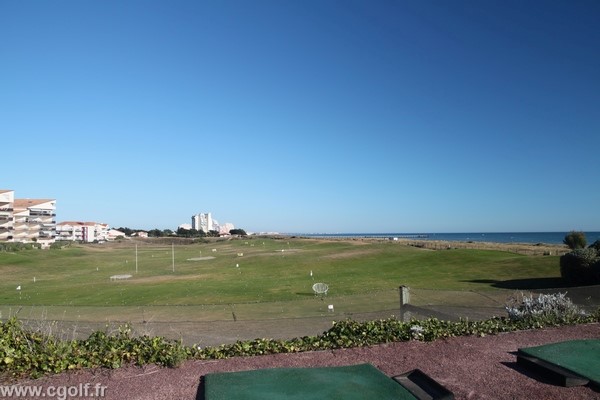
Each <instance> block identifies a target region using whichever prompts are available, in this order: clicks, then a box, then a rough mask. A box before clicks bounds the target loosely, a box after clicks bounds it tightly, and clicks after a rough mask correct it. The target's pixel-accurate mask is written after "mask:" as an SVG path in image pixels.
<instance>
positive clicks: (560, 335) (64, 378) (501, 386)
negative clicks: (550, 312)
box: [21, 324, 600, 400]
mask: <svg viewBox="0 0 600 400" xmlns="http://www.w3.org/2000/svg"><path fill="white" fill-rule="evenodd" d="M599 337H600V324H588V325H578V326H567V327H561V328H548V329H543V330H534V331H522V332H514V333H507V334H501V335H497V336H486V337H482V338H480V337H460V338H452V339H448V340H438V341H435V342H429V343H426V342H418V341H411V342H403V343H393V344H385V345H379V346H373V347H365V348H355V349H344V350H334V351H319V352H306V353H298V354H278V355H269V356H261V357H239V358H232V359H228V360H218V361H188V362H186V363H184V364H183V365H182V366H180V367H179V368H160V367H157V366H154V365H152V366H146V367H143V368H139V367H127V368H122V369H118V370H95V371H79V372H74V373H66V374H60V375H56V376H52V377H47V378H43V379H40V380H36V381H33V382H22V383H21V384H23V385H26V384H30V385H42V386H44V387H49V386H59V385H67V386H75V385H79V384H80V383H90V384H91V385H92V386H93V385H95V384H96V383H101V384H102V385H105V386H106V387H107V388H106V396H105V397H104V398H105V399H130V400H134V399H140V400H142V399H143V400H152V399H181V400H185V399H190V400H192V399H202V398H203V396H202V393H203V387H202V384H201V377H202V376H203V375H204V374H207V373H209V372H224V371H241V370H249V369H259V368H274V367H322V366H341V365H353V364H359V363H365V362H368V363H371V364H373V365H374V366H375V367H377V368H378V369H379V370H381V371H382V372H383V373H385V374H387V375H388V376H394V375H399V374H402V373H404V372H407V371H409V370H411V369H414V368H419V369H421V370H422V371H423V372H425V373H426V374H428V375H429V376H431V377H432V378H434V379H436V380H437V381H438V382H440V383H441V384H442V385H444V386H446V388H448V389H450V390H452V391H453V392H454V394H455V397H456V399H545V400H552V399H569V400H570V399H600V389H598V388H593V387H589V386H584V387H573V388H564V387H560V386H555V385H553V384H551V383H550V382H547V381H545V380H544V379H543V378H542V377H540V376H537V375H533V374H530V373H529V372H528V371H526V370H523V369H522V368H521V367H520V366H518V365H517V364H516V355H515V352H516V351H517V349H518V348H520V347H529V346H537V345H542V344H547V343H553V342H559V341H563V340H572V339H585V338H599ZM599 362H600V361H599ZM78 398H82V397H78Z"/></svg>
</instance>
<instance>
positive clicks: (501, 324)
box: [0, 309, 600, 379]
mask: <svg viewBox="0 0 600 400" xmlns="http://www.w3.org/2000/svg"><path fill="white" fill-rule="evenodd" d="M593 322H600V309H598V310H597V311H596V312H595V313H593V314H591V315H582V314H580V315H574V316H573V315H571V316H569V317H567V318H563V317H557V316H551V317H549V316H547V315H546V316H533V317H528V318H524V319H520V320H514V319H510V318H492V319H489V320H484V321H468V320H461V321H458V322H449V321H442V320H438V319H427V320H420V321H419V320H412V321H409V322H401V321H398V320H397V319H394V318H390V319H384V320H376V321H368V322H357V321H353V320H345V321H339V322H334V324H333V326H332V327H331V329H329V330H328V331H326V332H324V333H323V334H321V335H317V336H305V337H301V338H296V339H291V340H274V339H255V340H249V341H238V342H236V343H233V344H227V345H222V346H218V347H206V348H200V347H199V346H191V347H190V346H184V345H183V344H182V343H181V342H180V341H172V340H168V339H165V338H163V337H149V336H140V337H133V336H132V335H131V330H130V329H129V328H128V327H127V326H124V327H122V328H121V329H120V330H119V332H118V333H117V334H114V335H109V334H107V333H105V332H101V331H97V332H95V333H93V334H92V335H90V337H89V338H87V339H85V340H72V341H61V340H58V339H56V338H54V337H52V336H47V335H44V334H42V333H40V332H33V331H30V330H27V329H25V328H23V326H22V324H21V322H20V321H19V320H17V319H15V318H13V319H10V320H8V321H6V322H0V373H1V374H2V375H4V376H5V377H7V378H13V379H14V378H22V377H32V378H37V377H40V376H43V375H45V374H49V373H59V372H63V371H67V370H74V369H81V368H97V367H104V368H119V367H121V366H122V365H125V364H135V365H144V364H151V363H154V364H158V365H162V366H167V367H174V366H177V365H179V364H180V363H181V362H183V361H185V360H189V359H223V358H229V357H238V356H255V355H264V354H276V353H296V352H303V351H314V350H328V349H340V348H349V347H359V346H370V345H376V344H381V343H390V342H401V341H408V340H424V341H432V340H436V339H439V338H448V337H455V336H464V335H477V336H485V335H494V334H498V333H501V332H511V331H516V330H523V329H537V328H544V327H548V326H558V325H565V324H579V323H593Z"/></svg>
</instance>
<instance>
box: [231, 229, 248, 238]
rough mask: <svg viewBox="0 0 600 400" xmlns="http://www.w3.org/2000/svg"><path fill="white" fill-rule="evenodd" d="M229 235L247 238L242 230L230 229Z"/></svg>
mask: <svg viewBox="0 0 600 400" xmlns="http://www.w3.org/2000/svg"><path fill="white" fill-rule="evenodd" d="M229 233H230V234H231V235H240V236H247V235H248V234H247V233H246V231H245V230H243V229H232V230H230V231H229Z"/></svg>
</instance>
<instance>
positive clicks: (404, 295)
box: [399, 285, 410, 308]
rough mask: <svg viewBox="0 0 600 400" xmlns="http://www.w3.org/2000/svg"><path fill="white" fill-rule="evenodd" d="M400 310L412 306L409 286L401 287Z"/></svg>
mask: <svg viewBox="0 0 600 400" xmlns="http://www.w3.org/2000/svg"><path fill="white" fill-rule="evenodd" d="M399 290H400V308H402V306H403V305H405V304H410V288H409V287H408V286H404V285H402V286H400V287H399Z"/></svg>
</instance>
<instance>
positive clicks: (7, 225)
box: [0, 190, 15, 242]
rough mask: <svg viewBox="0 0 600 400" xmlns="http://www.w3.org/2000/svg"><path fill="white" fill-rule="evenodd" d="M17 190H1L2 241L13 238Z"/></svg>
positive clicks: (0, 220)
mask: <svg viewBox="0 0 600 400" xmlns="http://www.w3.org/2000/svg"><path fill="white" fill-rule="evenodd" d="M14 202H15V192H14V191H13V190H0V242H8V241H12V240H13V234H14V233H13V230H14V216H13V208H14Z"/></svg>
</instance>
